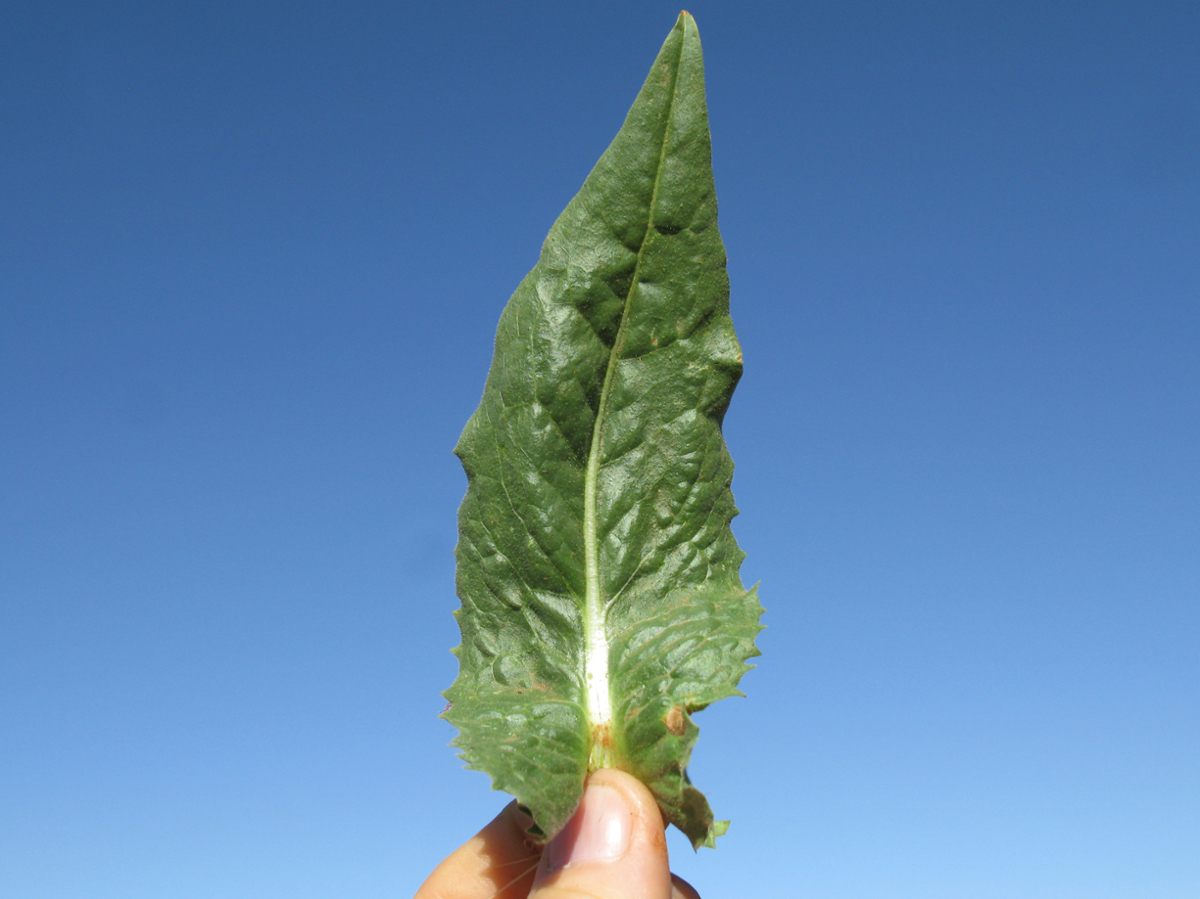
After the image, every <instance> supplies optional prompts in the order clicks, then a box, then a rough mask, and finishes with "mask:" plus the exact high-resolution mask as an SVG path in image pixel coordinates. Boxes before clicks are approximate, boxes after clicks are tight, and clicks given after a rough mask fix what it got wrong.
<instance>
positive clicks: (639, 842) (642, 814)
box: [529, 769, 686, 899]
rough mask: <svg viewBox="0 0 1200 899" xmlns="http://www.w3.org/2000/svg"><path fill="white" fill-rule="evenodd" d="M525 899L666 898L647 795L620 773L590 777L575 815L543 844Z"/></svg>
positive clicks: (663, 844)
mask: <svg viewBox="0 0 1200 899" xmlns="http://www.w3.org/2000/svg"><path fill="white" fill-rule="evenodd" d="M685 895H686V894H685ZM529 899H671V872H670V869H669V868H668V865H667V840H666V836H665V835H664V833H663V821H662V816H661V815H660V814H659V811H658V804H657V803H656V802H655V801H654V797H653V796H652V795H651V793H650V791H649V790H648V789H646V787H645V786H644V785H643V784H642V783H641V782H640V781H638V780H637V779H636V778H634V777H631V776H630V775H628V774H625V773H623V772H621V771H614V770H610V769H602V770H600V771H597V772H596V773H595V774H593V775H592V776H591V777H590V778H589V779H588V784H587V790H586V791H585V792H584V795H583V802H582V803H581V804H580V806H579V810H578V811H577V812H576V813H575V816H574V817H573V818H571V820H570V822H569V823H568V824H567V826H566V828H564V830H563V832H562V833H560V834H559V835H558V836H556V837H555V838H554V839H553V840H551V841H550V842H549V843H548V844H546V850H545V852H543V853H542V861H541V866H540V867H539V869H538V874H537V879H536V880H535V881H534V883H533V891H532V892H531V893H530V894H529Z"/></svg>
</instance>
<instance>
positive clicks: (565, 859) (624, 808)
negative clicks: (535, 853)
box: [546, 784, 633, 871]
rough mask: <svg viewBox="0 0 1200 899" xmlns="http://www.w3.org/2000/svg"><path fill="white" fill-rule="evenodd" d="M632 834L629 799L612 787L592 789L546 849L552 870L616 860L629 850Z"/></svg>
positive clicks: (595, 787) (587, 792)
mask: <svg viewBox="0 0 1200 899" xmlns="http://www.w3.org/2000/svg"><path fill="white" fill-rule="evenodd" d="M632 832H633V813H632V812H630V810H629V806H628V805H626V804H625V797H624V796H623V795H622V794H621V793H620V792H619V791H617V790H614V789H613V788H612V787H606V786H601V785H599V784H597V785H596V786H593V787H588V789H587V791H586V792H585V793H584V794H583V802H582V803H580V806H579V810H578V811H577V812H575V817H573V818H572V819H571V821H570V823H569V824H567V826H566V828H565V829H564V830H563V832H562V833H560V834H559V835H558V836H556V837H555V838H554V839H553V840H551V841H550V843H549V845H548V846H547V847H546V854H547V862H548V867H549V869H550V870H552V871H553V870H557V869H559V868H565V867H567V865H582V864H588V863H594V862H611V861H616V860H617V859H619V858H620V857H621V856H622V855H624V854H625V850H626V849H628V848H629V837H630V834H631V833H632Z"/></svg>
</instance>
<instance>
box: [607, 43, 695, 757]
mask: <svg viewBox="0 0 1200 899" xmlns="http://www.w3.org/2000/svg"><path fill="white" fill-rule="evenodd" d="M686 41H687V30H686V27H685V28H684V29H683V35H682V36H681V38H680V41H679V50H678V53H677V55H676V58H675V63H674V65H673V66H672V69H671V86H670V88H669V90H670V99H669V101H668V103H667V121H666V123H665V124H664V126H663V136H662V143H661V146H660V147H659V151H658V164H657V166H656V167H655V170H654V184H653V187H652V189H651V192H650V206H649V213H648V215H647V217H646V228H645V231H644V232H643V234H642V240H641V243H640V245H639V246H638V253H637V261H636V262H635V264H634V269H633V279H632V280H631V281H630V284H629V291H628V293H627V294H626V295H625V300H624V302H623V303H622V305H621V322H620V324H619V325H618V326H617V334H616V337H615V338H614V339H613V345H612V349H611V350H610V351H609V354H608V365H607V366H606V368H605V371H604V382H603V384H602V385H601V387H600V401H599V404H598V405H597V407H596V420H595V421H594V422H593V423H592V440H591V445H590V446H589V447H588V459H587V469H586V472H585V475H584V488H583V489H584V492H583V550H584V585H585V586H584V618H583V627H584V643H585V645H584V672H583V674H584V689H585V691H586V693H585V702H586V710H587V717H588V723H589V725H590V732H589V744H590V745H589V750H588V771H589V773H590V772H591V771H594V770H596V769H599V768H605V767H612V766H613V765H614V764H615V758H614V752H613V750H614V746H613V737H614V736H615V735H614V734H613V733H612V724H613V715H612V695H611V687H610V684H609V659H608V655H609V653H608V650H609V641H608V626H607V609H606V608H605V603H604V597H603V595H602V593H601V589H600V545H599V540H598V537H597V533H596V529H597V521H596V491H597V484H598V481H599V477H600V456H601V450H602V447H601V442H602V441H601V433H602V430H603V428H604V422H605V418H606V414H607V411H608V400H609V394H610V393H611V391H612V383H613V380H614V378H615V374H616V370H617V364H618V363H619V362H620V360H621V352H622V350H623V348H624V341H625V333H626V326H627V325H628V322H629V319H630V317H631V315H630V313H631V307H632V304H633V297H634V293H635V292H636V291H637V288H638V279H639V276H640V274H641V269H642V260H643V258H644V254H645V250H646V243H647V241H648V239H649V237H650V234H651V231H652V230H653V228H654V209H655V206H656V205H657V203H658V189H659V183H660V180H661V178H662V170H663V160H664V159H665V157H666V152H667V142H668V140H669V136H670V133H671V123H672V120H673V118H674V115H675V92H676V89H677V87H678V84H679V69H680V65H681V64H682V62H683V50H684V45H685V43H686Z"/></svg>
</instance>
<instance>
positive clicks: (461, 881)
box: [414, 802, 542, 899]
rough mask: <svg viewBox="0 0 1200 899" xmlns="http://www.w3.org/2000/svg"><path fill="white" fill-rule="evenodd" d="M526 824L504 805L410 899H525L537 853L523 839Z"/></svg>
mask: <svg viewBox="0 0 1200 899" xmlns="http://www.w3.org/2000/svg"><path fill="white" fill-rule="evenodd" d="M529 823H530V822H529V819H528V818H527V817H526V816H525V815H523V814H522V813H521V812H520V811H519V810H518V809H517V804H516V803H515V802H510V803H509V804H508V805H507V806H505V807H504V811H502V812H501V813H500V814H498V815H497V816H496V817H495V818H494V819H493V820H492V823H491V824H489V825H488V826H487V827H485V828H484V829H483V830H481V831H479V833H477V834H476V835H475V836H473V837H472V838H471V839H469V840H468V841H467V842H465V843H463V844H462V846H460V847H459V848H458V849H456V850H454V852H452V853H451V854H450V855H449V856H448V857H447V858H446V860H445V861H444V862H442V863H441V864H440V865H438V866H437V867H436V868H435V869H434V871H433V873H432V874H430V875H429V877H428V878H427V879H426V880H425V882H424V883H423V884H421V888H420V889H419V890H417V895H416V896H415V897H414V899H525V897H526V896H528V895H529V887H530V885H531V884H532V883H533V878H534V875H535V874H536V873H537V866H538V861H539V860H540V858H541V853H542V850H541V847H540V846H538V845H537V844H536V843H534V842H533V840H532V839H530V838H529V836H528V834H526V833H525V828H526V827H527V826H528V825H529Z"/></svg>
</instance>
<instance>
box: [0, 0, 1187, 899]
mask: <svg viewBox="0 0 1200 899" xmlns="http://www.w3.org/2000/svg"><path fill="white" fill-rule="evenodd" d="M689 9H690V11H691V12H692V13H693V14H694V15H695V16H696V19H697V22H698V23H699V26H700V32H701V35H702V38H703V41H704V47H705V55H706V62H707V72H708V84H709V107H710V117H711V124H712V128H713V144H714V156H715V167H716V177H717V188H718V195H719V198H720V202H721V227H722V232H723V234H724V237H725V241H726V245H727V248H728V251H729V258H730V274H731V277H732V283H733V299H732V304H733V314H734V320H735V323H736V324H737V327H738V331H739V334H740V336H741V340H742V344H743V349H744V352H745V358H746V375H745V377H744V379H743V381H742V384H741V386H740V387H739V390H738V393H737V395H736V396H735V397H734V401H733V405H732V407H731V410H730V413H729V416H728V418H727V420H726V426H727V427H726V431H727V438H728V442H729V444H730V448H731V451H732V453H733V456H734V459H735V460H736V461H737V463H738V470H737V476H736V478H735V481H734V492H735V495H736V496H737V499H738V504H739V506H740V507H741V509H742V515H741V517H739V518H738V519H737V520H736V521H735V531H736V533H737V536H738V539H739V540H740V542H741V544H742V546H743V548H744V549H745V550H746V551H747V552H748V553H749V556H748V558H747V560H746V563H745V565H744V567H743V574H744V577H745V579H746V581H747V582H748V583H753V582H756V581H760V580H761V582H762V586H761V595H762V598H763V602H764V604H765V605H766V607H767V610H768V613H767V616H766V618H765V622H766V623H767V624H768V625H769V629H768V630H767V631H765V632H764V634H763V635H762V637H761V638H760V645H761V646H762V649H763V651H764V656H763V658H762V659H761V660H760V665H759V667H758V668H757V669H756V670H754V671H752V672H751V673H750V674H749V675H748V676H747V677H746V679H745V680H744V682H743V687H744V689H745V691H746V693H747V698H746V699H737V700H728V701H725V702H722V703H720V704H718V705H716V706H714V707H713V708H711V709H709V710H708V711H706V712H704V713H703V714H702V715H701V716H700V717H699V719H698V723H699V724H700V725H701V728H702V734H701V739H700V743H699V747H698V750H697V754H696V757H695V761H694V765H693V769H692V770H693V775H694V778H695V780H696V782H697V783H698V785H700V786H701V788H702V789H704V790H705V791H706V792H707V793H708V795H709V797H710V799H711V801H712V803H713V806H714V808H715V809H716V811H717V813H718V815H719V816H720V817H730V818H732V819H733V826H732V827H731V829H730V831H729V833H728V835H727V836H725V837H724V838H722V840H721V841H720V848H719V849H718V850H717V851H716V852H712V851H705V852H703V853H701V854H700V855H693V854H692V853H691V851H690V850H689V849H686V848H685V843H684V841H683V840H682V839H673V842H672V844H671V845H672V852H673V856H674V859H675V864H676V867H677V869H678V870H679V871H680V872H681V873H682V874H684V876H686V877H688V878H689V879H691V880H692V881H693V882H695V883H696V885H697V886H698V887H699V888H700V890H701V892H702V894H703V895H705V897H706V899H719V897H738V896H747V897H750V896H762V897H776V896H778V897H791V896H797V897H808V896H812V897H822V899H842V897H845V899H876V897H878V899H905V897H914V899H915V897H920V899H940V897H945V899H975V897H979V899H991V897H996V899H1009V897H1012V899H1018V897H1019V899H1106V897H1112V899H1118V897H1119V899H1129V897H1139V899H1142V897H1145V899H1192V897H1195V896H1198V895H1200V64H1198V62H1197V60H1198V59H1200V4H1196V3H1195V2H1179V3H1156V2H1147V3H1095V2H1086V3H1084V2H1080V3H1065V2H1049V3H1011V2H1008V3H962V2H955V3H922V4H913V3H882V2H880V3H854V2H848V3H837V4H832V3H827V4H802V3H753V2H745V3H737V4H735V3H729V2H724V3H719V2H712V0H704V2H698V3H694V4H691V5H690V6H689ZM677 13H678V6H677V5H673V4H666V3H660V2H657V0H637V2H609V3H602V4H590V5H589V4H574V3H561V2H554V3H551V2H544V3H514V4H494V3H493V4H484V3H476V2H461V0H460V2H456V3H437V4H434V3H423V4H406V3H400V2H391V3H362V2H340V3H336V4H335V3H277V4H270V3H262V2H254V0H239V2H237V3H232V2H224V0H221V2H206V3H195V4H152V3H128V2H112V3H104V4H83V3H70V2H24V3H20V2H18V3H10V4H5V5H4V6H3V11H2V12H0V896H4V897H6V899H7V897H12V899H110V897H111V899H163V897H170V899H193V897H195V899H239V897H246V899H251V897H253V899H274V897H280V899H284V897H286V899H307V897H314V899H315V897H329V896H338V897H347V899H359V897H362V899H368V897H396V896H401V897H403V896H406V895H410V894H411V893H412V892H413V891H414V890H415V889H416V886H417V884H418V883H419V882H420V880H421V879H422V878H423V877H424V875H425V874H426V873H427V872H428V870H429V869H430V868H431V867H432V866H433V864H434V863H435V862H436V861H438V860H439V859H440V858H441V857H442V856H443V855H444V854H445V853H446V852H447V851H449V850H450V849H451V848H453V847H454V846H455V845H457V844H458V843H459V842H461V841H462V840H463V839H465V838H466V837H467V836H469V835H470V834H471V833H473V832H474V831H475V830H476V829H477V828H478V827H479V826H481V825H482V824H483V823H485V822H486V821H487V820H488V819H489V818H490V817H491V816H492V815H493V814H494V813H495V811H496V810H498V809H499V808H500V807H501V806H502V805H503V803H504V801H505V797H504V796H503V795H501V794H497V793H492V792H490V791H489V789H488V781H487V779H486V777H485V776H483V775H481V774H478V773H473V772H465V771H462V770H460V767H459V766H460V763H459V761H458V760H457V759H456V758H455V756H454V754H453V752H452V751H451V750H450V749H448V748H447V747H446V744H447V743H448V741H449V740H450V739H451V737H452V735H453V731H452V729H451V728H450V726H449V725H447V724H446V723H445V722H443V721H440V720H438V719H437V717H436V716H437V714H438V713H439V712H440V711H441V709H442V707H443V704H444V703H443V700H442V699H441V698H440V696H439V695H438V694H439V691H441V690H443V689H445V688H446V687H447V686H449V684H450V682H451V680H452V679H453V676H454V671H455V662H454V659H453V658H452V657H451V655H450V653H449V652H448V650H449V648H450V647H451V646H452V645H454V644H455V643H456V642H457V629H456V627H455V624H454V621H453V619H452V617H451V611H452V610H453V609H454V608H455V607H456V606H457V600H456V598H455V596H454V586H453V559H452V547H453V543H454V539H455V512H456V509H457V506H458V502H459V500H460V499H461V496H462V492H463V489H464V486H465V481H464V478H463V475H462V473H461V469H460V467H459V465H458V462H457V461H456V460H455V458H454V457H453V456H452V455H451V452H450V450H451V447H452V446H453V445H454V443H455V441H456V439H457V436H458V433H459V431H460V429H461V427H462V425H463V424H464V423H465V421H466V419H467V417H468V415H469V414H470V413H471V411H472V410H473V409H474V407H475V405H476V403H477V402H478V399H479V395H480V392H481V390H482V386H483V378H484V374H485V372H486V370H487V366H488V363H489V359H490V353H491V342H492V336H493V333H494V328H495V324H496V321H497V319H498V317H499V314H500V310H501V308H502V306H503V304H504V302H505V301H506V299H507V298H508V295H509V294H510V293H511V291H512V290H513V289H514V288H515V286H516V284H517V282H518V281H519V280H520V278H521V277H522V275H523V274H524V273H525V272H526V271H527V270H528V269H529V268H530V267H531V266H532V265H533V263H534V262H535V261H536V258H537V253H538V250H539V247H540V244H541V241H542V238H543V237H544V235H545V233H546V231H547V229H548V228H549V226H550V224H551V222H552V221H553V220H554V218H555V216H556V215H557V214H558V212H559V211H560V210H561V209H562V207H563V206H564V205H565V204H566V203H567V201H568V200H569V199H570V198H571V196H572V195H573V194H574V192H575V191H576V189H577V188H578V186H579V185H580V183H581V182H582V180H583V178H584V176H585V175H586V174H587V172H588V170H589V169H590V168H591V165H592V164H593V162H594V161H595V160H596V158H597V157H598V156H599V155H600V153H601V152H602V151H603V150H604V148H605V146H606V145H607V143H608V141H609V140H610V139H611V137H612V136H613V134H615V132H616V130H617V128H618V127H619V126H620V123H621V121H622V118H623V116H624V113H625V111H626V110H627V109H628V106H629V104H630V103H631V102H632V100H633V97H634V95H635V93H636V91H637V89H638V87H639V85H640V84H641V81H642V79H643V78H644V76H645V74H646V71H647V70H648V68H649V66H650V63H651V61H652V59H653V58H654V55H655V53H656V52H657V50H658V47H659V45H660V43H661V42H662V40H663V39H664V38H665V36H666V34H667V32H668V31H669V29H670V28H671V26H672V24H673V22H674V20H675V17H676V15H677Z"/></svg>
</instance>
